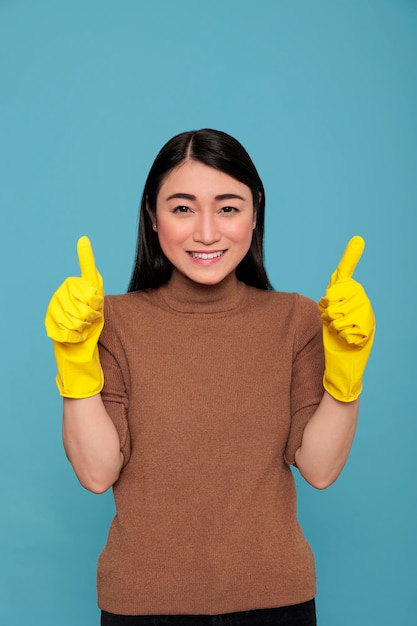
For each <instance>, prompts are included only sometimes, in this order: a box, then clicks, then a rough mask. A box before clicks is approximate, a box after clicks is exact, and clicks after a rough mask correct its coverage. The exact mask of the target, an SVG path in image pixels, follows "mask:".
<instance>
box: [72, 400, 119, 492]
mask: <svg viewBox="0 0 417 626" xmlns="http://www.w3.org/2000/svg"><path fill="white" fill-rule="evenodd" d="M62 434H63V441H64V447H65V452H66V454H67V457H68V459H69V460H70V462H71V464H72V467H73V469H74V472H75V474H76V475H77V478H78V480H79V481H80V483H81V484H82V486H83V487H85V488H86V489H88V490H89V491H92V492H94V493H103V492H104V491H106V490H107V489H109V487H111V486H112V485H113V484H114V483H115V482H116V480H117V479H118V477H119V475H120V471H121V468H122V464H123V455H122V453H121V451H120V441H119V436H118V434H117V431H116V428H115V426H114V424H113V422H112V420H111V418H110V417H109V415H108V413H107V411H106V409H105V407H104V404H103V401H102V399H101V395H100V394H98V395H95V396H92V397H90V398H83V399H73V398H64V419H63V428H62Z"/></svg>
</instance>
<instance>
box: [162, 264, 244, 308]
mask: <svg viewBox="0 0 417 626" xmlns="http://www.w3.org/2000/svg"><path fill="white" fill-rule="evenodd" d="M158 291H159V293H160V295H161V297H162V299H163V300H164V301H165V303H166V304H167V305H168V306H169V308H170V309H173V310H174V311H178V312H180V313H200V314H201V313H223V312H226V311H231V310H233V309H235V308H237V307H238V306H239V305H240V303H241V302H242V300H243V297H244V292H245V284H244V283H242V282H241V281H240V280H238V279H237V278H236V275H235V274H234V273H232V274H229V276H226V278H224V279H223V280H222V281H221V282H220V283H217V284H216V285H202V284H200V283H196V282H194V281H193V280H191V279H190V278H187V276H184V274H181V272H179V271H178V270H176V269H175V268H174V269H173V272H172V276H171V278H170V280H169V281H168V283H167V284H166V285H163V286H162V287H160V288H159V290H158Z"/></svg>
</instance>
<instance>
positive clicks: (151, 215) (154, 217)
mask: <svg viewBox="0 0 417 626" xmlns="http://www.w3.org/2000/svg"><path fill="white" fill-rule="evenodd" d="M146 212H147V214H148V215H149V217H150V220H151V222H152V228H153V229H154V230H156V215H154V214H153V213H152V211H151V209H150V207H149V202H148V198H147V197H146Z"/></svg>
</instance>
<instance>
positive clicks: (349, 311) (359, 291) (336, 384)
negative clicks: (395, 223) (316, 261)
mask: <svg viewBox="0 0 417 626" xmlns="http://www.w3.org/2000/svg"><path fill="white" fill-rule="evenodd" d="M364 247H365V242H364V240H363V239H362V237H358V236H356V237H352V239H351V240H350V241H349V243H348V244H347V246H346V249H345V251H344V254H343V256H342V258H341V260H340V263H339V265H338V267H337V269H336V270H335V271H334V272H333V274H332V276H331V278H330V283H329V285H328V287H327V290H326V294H325V296H324V298H322V299H321V300H320V302H319V309H320V311H321V312H322V315H321V319H322V322H323V344H324V355H325V362H326V367H325V372H324V378H323V385H324V388H325V389H326V391H327V392H328V393H329V394H330V395H331V396H333V398H336V400H340V401H342V402H351V401H353V400H356V398H357V397H358V396H359V394H360V393H361V391H362V376H363V373H364V371H365V367H366V363H367V361H368V358H369V354H370V352H371V348H372V343H373V340H374V334H375V317H374V313H373V310H372V306H371V303H370V301H369V299H368V296H367V295H366V293H365V291H364V289H363V287H362V285H360V284H359V283H358V282H356V281H355V280H354V279H353V278H352V275H353V272H354V271H355V267H356V265H357V263H358V261H359V259H360V258H361V256H362V252H363V249H364Z"/></svg>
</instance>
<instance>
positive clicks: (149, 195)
mask: <svg viewBox="0 0 417 626" xmlns="http://www.w3.org/2000/svg"><path fill="white" fill-rule="evenodd" d="M187 159H192V160H194V161H199V162H200V163H204V164H205V165H209V166H210V167H214V168H215V169H217V170H220V171H221V172H224V173H225V174H228V175H229V176H231V177H232V178H235V179H236V180H238V181H239V182H241V183H243V184H245V185H247V186H248V187H249V188H250V189H251V191H252V197H253V206H254V210H255V212H256V227H255V229H254V231H253V235H252V242H251V245H250V248H249V250H248V252H247V253H246V255H245V257H244V258H243V259H242V261H241V262H240V263H239V265H238V266H237V268H236V276H237V278H238V279H239V280H241V281H242V282H244V283H246V284H247V285H250V286H253V287H258V288H259V289H272V286H271V284H270V282H269V279H268V276H267V273H266V270H265V267H264V250H263V235H264V222H265V191H264V187H263V184H262V181H261V179H260V177H259V174H258V172H257V170H256V168H255V165H254V164H253V162H252V159H251V158H250V156H249V154H248V153H247V152H246V150H245V148H244V147H243V146H242V145H241V144H240V143H239V142H238V141H237V140H236V139H234V137H232V136H231V135H228V134H227V133H224V132H222V131H219V130H212V129H207V128H205V129H202V130H193V131H188V132H185V133H181V134H179V135H176V136H175V137H173V138H172V139H170V140H169V141H168V142H167V143H166V144H165V145H164V146H163V148H162V149H161V150H160V152H159V153H158V155H157V157H156V159H155V161H154V162H153V165H152V167H151V169H150V171H149V174H148V177H147V179H146V183H145V187H144V190H143V195H142V200H141V204H140V213H139V232H138V240H137V247H136V258H135V264H134V267H133V273H132V277H131V279H130V283H129V287H128V291H138V290H144V289H156V288H158V287H161V286H162V285H163V284H165V283H166V282H168V280H169V279H170V277H171V273H172V264H171V262H170V261H169V260H168V259H167V258H166V256H165V254H164V253H163V252H162V249H161V246H160V245H159V240H158V235H157V233H156V232H155V231H154V230H153V228H152V221H151V217H150V215H149V213H148V210H147V207H148V208H149V210H150V212H151V213H152V214H153V215H154V216H156V199H157V196H158V193H159V190H160V189H161V186H162V184H163V182H164V180H165V178H166V177H167V176H168V174H169V173H170V172H171V171H172V170H173V169H174V168H175V167H177V166H178V165H180V164H181V163H183V162H184V161H186V160H187Z"/></svg>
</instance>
